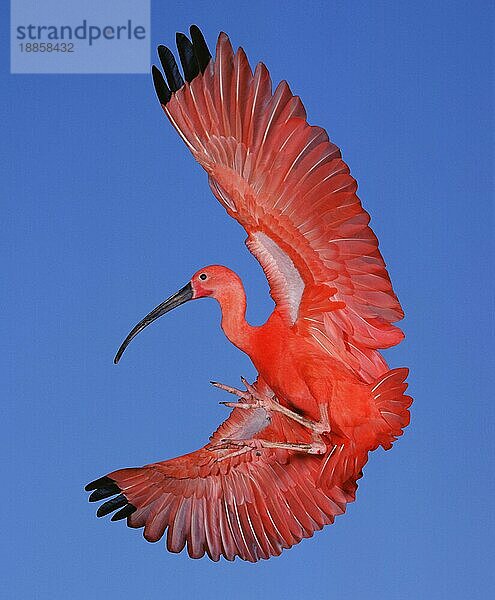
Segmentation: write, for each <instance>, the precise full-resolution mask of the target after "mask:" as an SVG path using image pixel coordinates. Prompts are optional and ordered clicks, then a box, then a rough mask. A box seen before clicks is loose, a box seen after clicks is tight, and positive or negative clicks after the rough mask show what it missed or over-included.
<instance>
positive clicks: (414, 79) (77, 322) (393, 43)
mask: <svg viewBox="0 0 495 600" xmlns="http://www.w3.org/2000/svg"><path fill="white" fill-rule="evenodd" d="M5 5H6V3H2V8H1V9H0V18H1V24H2V32H3V35H2V36H1V38H0V39H1V41H0V44H2V49H3V51H2V54H1V60H2V65H1V73H0V78H1V82H0V85H1V89H2V92H3V93H2V109H1V113H2V121H3V125H2V136H1V158H2V160H1V164H0V169H1V173H0V176H1V181H2V192H1V197H2V235H1V237H0V246H1V251H2V274H3V277H4V279H5V281H4V286H3V287H4V292H3V294H2V299H3V311H2V312H3V319H2V320H1V335H2V340H3V359H2V362H1V367H0V368H1V371H2V372H1V379H0V381H1V388H2V408H1V414H2V419H1V422H2V436H1V442H0V443H1V446H2V450H1V452H2V482H3V496H4V498H3V502H2V506H3V519H2V521H3V532H2V549H1V553H2V556H1V560H2V565H3V567H4V568H3V571H4V575H3V576H2V580H1V581H0V596H2V597H6V598H36V599H38V598H39V599H45V598H46V599H53V598H63V599H65V598H71V599H79V598H86V597H92V598H96V599H98V598H108V597H116V598H117V597H119V598H135V597H136V596H137V597H143V598H147V599H148V598H150V599H152V598H167V597H171V598H177V599H182V598H184V599H186V598H193V597H199V596H201V597H202V598H204V599H206V600H207V599H209V598H227V597H228V598H236V599H240V600H243V599H247V598H250V599H251V598H253V597H257V598H264V597H271V598H284V599H296V598H297V599H299V598H302V597H304V598H308V597H312V598H338V599H339V600H347V599H351V598H352V599H355V598H365V599H371V600H374V599H380V600H388V599H390V600H396V599H411V600H412V599H418V598H429V599H431V600H433V599H441V598H449V599H456V598H459V599H461V598H462V599H465V598H485V597H487V595H488V586H489V585H490V582H489V578H490V577H492V573H493V566H492V561H491V560H490V554H491V551H492V546H491V544H489V540H488V534H489V530H490V529H493V527H492V526H493V516H492V515H493V513H492V511H491V510H490V501H491V499H492V498H493V493H494V486H493V468H494V454H493V448H492V447H491V445H490V441H491V439H492V438H493V434H494V427H493V417H494V411H493V387H492V386H489V384H488V381H487V379H488V377H487V374H488V372H489V368H490V360H489V342H490V334H491V333H493V328H490V322H489V315H490V312H489V311H490V306H489V296H490V291H491V290H490V288H491V276H490V274H489V266H490V250H491V244H490V221H491V217H492V215H491V208H490V204H491V202H490V196H491V194H492V193H493V180H492V177H491V172H490V167H491V166H492V165H493V154H492V148H491V142H492V141H493V133H492V132H493V113H492V102H493V98H492V96H491V89H490V81H489V77H490V74H491V73H492V66H493V65H492V64H491V58H490V55H491V52H490V50H491V48H490V44H489V34H490V19H491V18H493V11H492V10H491V9H490V3H488V2H431V1H429V2H425V1H422V0H418V1H417V2H413V3H405V2H400V3H397V2H381V1H376V2H346V3H343V2H316V1H307V2H295V1H286V2H283V3H282V2H266V1H265V2H261V1H258V0H250V1H249V2H244V1H242V2H240V1H238V2H235V3H231V2H216V3H211V2H200V1H198V0H196V1H195V2H181V3H172V2H167V3H159V2H156V1H155V2H154V5H153V8H152V17H151V19H152V35H153V39H152V46H153V47H154V46H155V45H156V44H158V43H162V42H164V43H168V44H171V43H173V40H174V34H175V31H176V30H179V31H184V30H186V29H187V27H188V26H189V25H190V24H191V23H197V24H198V25H200V26H201V27H202V29H203V30H204V32H205V35H206V38H207V40H208V41H209V43H210V45H213V44H214V42H215V39H216V36H217V33H218V31H220V30H225V31H226V32H228V33H229V35H230V37H231V39H232V41H233V44H234V46H237V45H242V46H243V47H244V48H245V50H246V51H247V53H248V56H249V58H250V60H251V62H252V63H255V62H256V61H258V60H263V61H264V62H265V63H266V64H267V66H268V67H269V69H270V72H271V74H272V78H273V80H274V81H275V82H277V81H279V80H280V79H283V78H285V79H287V80H288V81H289V83H290V84H291V87H292V89H293V90H294V92H295V93H297V94H300V95H301V97H302V99H303V101H304V103H305V105H306V108H307V111H308V115H309V120H310V122H311V123H315V124H318V125H321V126H323V127H325V128H326V129H327V131H328V132H329V134H330V136H331V138H332V140H333V141H334V142H335V143H337V144H338V145H339V146H340V147H341V148H342V151H343V155H344V158H345V159H346V161H347V162H348V163H349V165H350V167H351V171H352V173H353V174H354V176H355V177H356V178H357V180H358V182H359V186H360V188H359V195H360V197H361V199H362V201H363V203H364V205H365V207H366V208H367V209H368V210H369V212H370V213H371V215H372V225H373V228H374V230H375V232H376V233H377V235H378V237H379V239H380V244H381V249H382V252H383V254H384V256H385V259H386V261H387V264H388V266H389V269H390V273H391V276H392V279H393V283H394V286H395V289H396V291H397V293H398V295H399V297H400V299H401V301H402V304H403V307H404V309H405V312H406V318H405V320H404V321H403V327H404V330H405V332H406V336H407V338H406V341H405V342H404V343H403V344H402V345H400V346H399V347H398V348H395V349H393V350H392V351H389V352H388V353H387V358H388V359H389V361H390V364H391V366H393V367H397V366H403V365H405V366H409V367H410V369H411V375H410V391H411V394H412V395H413V396H414V397H415V403H414V406H413V416H412V423H411V426H410V427H409V428H408V430H407V432H406V435H405V436H404V437H403V438H402V439H401V440H400V441H399V442H398V443H397V444H396V446H395V447H394V449H393V450H392V451H391V452H387V453H384V452H382V451H380V452H376V453H375V454H374V455H373V456H372V457H371V460H370V462H369V464H368V466H367V467H366V470H365V476H364V478H363V479H362V480H361V483H360V487H359V493H358V499H357V502H356V503H355V504H353V505H350V506H349V509H348V512H347V514H346V515H345V516H343V517H340V518H339V519H337V521H336V523H335V524H334V525H333V526H331V527H327V528H326V529H324V530H323V531H322V532H320V533H318V534H316V535H315V537H314V538H313V539H312V540H306V541H303V542H302V543H301V544H299V545H298V546H296V547H294V548H293V549H292V550H290V551H289V552H286V553H284V554H283V555H282V556H281V557H279V558H277V559H272V560H270V561H268V562H263V563H259V564H257V565H250V564H244V563H241V562H239V561H236V562H235V563H233V564H231V563H227V562H221V563H218V564H214V563H211V562H210V561H208V560H207V559H203V560H201V561H192V560H190V559H189V558H188V557H187V556H186V555H185V554H182V555H179V556H177V555H171V554H168V553H167V552H166V551H165V549H164V544H163V543H162V542H159V543H158V544H155V545H151V544H148V543H146V542H145V541H144V540H143V538H142V537H141V534H140V532H137V531H133V530H129V529H127V528H126V527H125V526H124V525H123V524H122V523H120V524H111V523H109V522H108V521H104V520H97V519H96V518H95V516H94V505H89V504H87V501H86V495H85V494H84V493H83V486H84V484H85V483H87V481H89V480H91V479H93V478H94V477H97V476H99V475H103V474H104V473H106V472H108V471H111V470H113V469H116V468H119V467H125V466H138V465H141V464H145V463H148V462H152V461H156V460H160V459H165V458H169V457H171V456H175V455H178V454H182V453H184V452H187V451H190V450H193V449H195V448H197V447H199V446H201V445H203V443H204V442H205V441H206V439H207V436H208V435H209V434H210V432H211V431H213V430H214V429H215V428H216V426H217V424H218V423H219V422H220V421H221V420H222V419H223V418H224V416H225V408H224V407H222V406H219V405H218V401H219V400H223V399H224V397H223V396H222V394H221V392H219V391H217V390H214V389H212V388H211V387H210V386H209V384H208V381H209V380H210V379H216V380H220V381H225V382H230V383H237V381H238V377H239V376H240V375H245V376H246V377H248V378H253V377H254V370H253V367H252V366H251V364H250V363H249V360H248V359H247V357H245V356H244V355H242V354H241V353H240V352H239V351H238V350H236V349H235V348H234V347H233V346H230V345H229V343H228V342H227V340H225V339H224V337H223V334H222V332H221V330H220V327H219V310H218V307H217V305H216V304H215V303H214V302H208V301H203V302H197V303H191V304H189V305H187V306H186V307H183V309H181V310H178V311H176V312H174V313H173V314H171V315H168V316H167V317H166V318H164V319H162V320H160V322H158V323H156V324H155V325H154V326H153V327H151V328H149V330H147V331H146V332H145V333H143V334H141V336H140V337H139V338H138V339H137V340H136V341H135V342H133V344H132V345H131V347H130V348H129V350H128V351H127V353H126V355H125V356H124V359H123V360H122V362H121V363H120V364H119V366H118V367H116V366H114V365H113V364H112V358H113V356H114V353H115V351H116V349H117V347H118V345H119V344H120V342H121V340H122V337H123V336H124V335H125V334H126V333H127V332H128V330H129V328H130V326H132V325H133V324H134V323H135V322H136V321H137V320H138V319H140V318H141V317H142V316H144V314H145V313H146V312H147V311H148V310H149V309H151V308H152V307H153V306H155V305H156V304H157V303H158V302H160V301H161V300H162V299H163V298H165V297H166V296H167V295H169V294H170V293H172V292H174V291H176V290H177V289H178V288H179V287H181V286H182V285H184V283H186V282H187V280H188V279H189V277H190V275H191V274H192V273H193V272H194V271H195V270H196V269H198V268H199V267H201V266H203V265H206V264H211V263H224V264H226V265H227V266H229V267H231V268H233V269H234V270H236V271H237V272H238V273H239V274H240V275H241V276H242V278H243V280H244V282H245V285H246V288H247V293H248V301H249V309H248V317H249V319H250V320H251V321H252V322H256V323H261V322H262V321H263V320H264V319H265V318H266V316H267V315H268V314H269V311H270V306H271V303H270V300H269V297H268V292H267V284H266V282H265V280H264V276H263V274H262V272H261V269H260V267H259V265H258V264H257V263H256V261H255V260H254V258H252V257H251V255H250V254H249V252H248V251H247V249H246V248H245V247H244V245H243V240H244V233H243V231H242V230H241V229H240V227H239V226H238V225H237V224H236V223H234V222H232V221H231V220H229V219H228V217H227V216H226V214H225V212H224V211H223V209H222V208H221V207H220V205H218V204H217V203H216V201H215V200H214V199H213V197H212V195H211V193H210V192H209V189H208V186H207V182H206V176H205V174H204V172H202V170H201V169H200V167H199V166H198V165H196V164H195V163H194V161H193V159H192V157H191V156H190V155H189V153H188V152H187V150H186V148H185V147H184V146H183V144H182V142H181V141H180V139H179V138H178V136H177V135H176V133H175V132H174V131H173V130H172V128H171V127H170V126H169V124H168V123H167V122H166V120H165V119H164V117H163V116H162V113H161V110H160V108H159V106H158V103H157V101H156V99H155V96H154V92H153V88H152V85H151V79H150V77H148V76H147V75H50V76H48V75H10V74H9V56H8V53H9V52H8V39H9V35H8V20H9V17H8V12H7V7H6V6H5ZM153 60H154V58H153ZM491 366H493V364H492V365H491ZM492 583H493V581H492Z"/></svg>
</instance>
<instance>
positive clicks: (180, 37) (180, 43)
mask: <svg viewBox="0 0 495 600" xmlns="http://www.w3.org/2000/svg"><path fill="white" fill-rule="evenodd" d="M175 41H176V44H177V50H178V51H179V58H180V62H181V65H182V70H183V71H184V78H185V80H186V81H187V82H188V83H190V82H191V81H192V80H193V79H194V78H195V77H197V76H198V75H199V64H198V61H197V59H196V54H195V53H194V48H193V45H192V43H191V41H190V40H189V38H188V37H187V36H186V35H184V34H183V33H180V32H177V33H176V34H175Z"/></svg>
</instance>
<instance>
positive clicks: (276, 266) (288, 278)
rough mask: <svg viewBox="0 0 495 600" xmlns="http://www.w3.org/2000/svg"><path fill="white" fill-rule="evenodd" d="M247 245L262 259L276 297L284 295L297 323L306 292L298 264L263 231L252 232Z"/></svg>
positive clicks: (290, 313)
mask: <svg viewBox="0 0 495 600" xmlns="http://www.w3.org/2000/svg"><path fill="white" fill-rule="evenodd" d="M253 242H254V243H253ZM247 245H248V248H249V249H250V250H251V251H252V252H253V254H254V255H255V256H256V258H257V259H258V260H259V261H260V263H261V266H262V267H263V271H264V272H265V274H266V276H267V278H268V281H269V283H270V285H271V286H272V291H273V292H274V294H273V295H274V297H277V296H281V295H283V297H284V304H285V305H286V306H287V308H288V310H289V315H290V318H291V321H292V323H295V322H296V320H297V315H298V312H299V305H300V304H301V298H302V295H303V292H304V281H303V280H302V277H301V275H300V273H299V271H298V270H297V268H296V266H295V265H294V263H293V262H292V260H291V258H290V257H289V256H287V254H286V253H285V252H284V251H283V250H282V249H281V248H280V246H278V245H277V244H276V243H275V242H274V241H273V240H272V239H271V238H269V237H268V236H267V235H266V234H264V233H263V232H262V231H256V232H255V233H252V234H250V236H249V238H248V240H247ZM277 300H278V298H277Z"/></svg>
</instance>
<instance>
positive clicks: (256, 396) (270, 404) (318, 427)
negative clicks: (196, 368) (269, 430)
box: [211, 377, 330, 435]
mask: <svg viewBox="0 0 495 600" xmlns="http://www.w3.org/2000/svg"><path fill="white" fill-rule="evenodd" d="M241 381H242V383H243V384H244V385H245V386H246V391H245V392H244V391H242V390H238V389H237V388H235V387H232V386H230V385H225V384H223V383H218V382H216V381H212V382H211V384H212V385H214V386H215V387H217V388H219V389H221V390H224V391H225V392H229V393H231V394H234V396H237V397H238V398H239V401H238V402H220V404H223V405H224V406H228V407H230V408H243V409H253V408H263V409H265V410H266V411H267V412H268V413H270V412H279V413H281V414H283V415H285V416H286V417H287V418H288V419H292V420H293V421H296V422H297V423H300V424H301V425H303V427H306V428H307V429H310V430H311V431H312V432H313V433H316V434H318V435H321V434H322V433H329V432H330V423H329V420H328V412H327V410H326V407H325V406H323V405H322V406H320V414H321V421H319V422H318V421H312V420H311V419H307V418H306V417H303V416H302V415H300V414H298V413H296V412H294V411H293V410H290V409H289V408H286V407H285V406H282V405H281V404H280V403H279V402H277V400H275V399H274V398H270V397H269V396H267V395H266V394H261V393H260V392H259V391H258V390H256V388H255V387H254V386H252V385H251V384H250V383H248V382H247V381H246V379H244V377H241Z"/></svg>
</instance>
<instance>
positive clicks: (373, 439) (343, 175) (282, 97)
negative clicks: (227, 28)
mask: <svg viewBox="0 0 495 600" xmlns="http://www.w3.org/2000/svg"><path fill="white" fill-rule="evenodd" d="M191 38H192V43H191V41H190V40H189V39H188V38H187V37H186V36H184V35H183V34H177V45H178V50H179V55H180V59H181V63H182V66H183V69H184V79H185V81H184V79H183V78H182V75H181V74H180V72H179V69H178V66H177V64H176V62H175V59H174V57H173V55H172V53H171V52H170V50H168V49H167V48H165V47H164V46H160V47H159V49H158V53H159V57H160V61H161V63H162V66H163V69H164V72H165V77H166V79H167V81H166V82H165V79H164V77H163V75H162V74H161V72H160V71H159V70H158V69H156V67H154V68H153V80H154V84H155V88H156V91H157V95H158V98H159V100H160V103H161V105H162V108H163V110H164V112H165V114H166V115H167V117H168V118H169V120H170V122H171V123H172V125H173V126H174V127H175V128H176V130H177V131H178V133H179V134H180V136H181V138H182V139H183V141H184V142H185V143H186V145H187V147H188V148H189V150H190V151H191V152H192V154H193V156H194V157H195V158H196V160H197V161H198V162H199V163H200V164H201V165H202V166H203V167H204V169H205V170H206V171H207V173H208V178H209V183H210V187H211V189H212V191H213V193H214V195H215V196H216V197H217V199H218V200H219V201H220V202H221V204H222V205H223V206H224V207H225V209H226V211H227V213H228V214H229V215H230V216H231V217H233V218H234V219H236V220H237V221H238V222H239V223H240V224H241V225H242V226H243V227H244V228H245V230H246V232H247V234H248V238H247V240H246V244H247V246H248V248H249V250H250V251H251V252H252V253H253V255H254V256H255V257H256V258H257V259H258V261H259V262H260V264H261V266H262V268H263V270H264V272H265V274H266V276H267V279H268V282H269V284H270V293H271V296H272V298H273V300H274V302H275V308H274V310H273V313H272V314H271V315H270V317H269V318H268V320H267V322H266V323H265V324H263V325H261V326H256V327H254V326H251V325H250V324H249V323H248V322H247V321H246V294H245V292H244V287H243V285H242V281H241V279H240V278H239V276H238V275H237V274H235V273H234V272H233V271H231V270H230V269H228V268H227V267H223V266H219V265H212V266H208V267H204V268H203V269H201V270H199V271H198V272H197V273H195V274H194V275H193V277H192V278H191V280H190V282H189V283H188V284H187V285H186V286H184V287H183V288H182V289H181V290H179V292H177V293H176V294H174V295H173V296H171V297H170V298H168V299H167V300H166V301H164V302H162V303H161V304H160V305H159V306H158V307H156V308H155V309H154V310H153V311H152V312H151V313H149V315H147V316H146V317H145V318H144V319H143V320H142V321H141V322H140V323H138V325H136V326H135V327H134V328H133V330H132V331H131V332H130V334H129V335H128V336H127V338H126V340H125V341H124V343H123V344H122V346H121V348H120V349H119V351H118V353H117V356H116V359H115V362H118V360H119V359H120V357H121V355H122V353H123V352H124V350H125V348H126V347H127V345H128V344H129V342H130V341H131V340H132V339H133V338H134V337H135V336H136V335H137V334H138V333H139V332H140V331H141V330H142V329H144V328H145V327H146V326H147V325H149V324H150V323H151V322H152V321H154V320H155V319H157V318H158V317H160V316H161V315H163V314H165V313H166V312H168V311H170V310H171V309H173V308H176V307H177V306H179V305H180V304H183V303H184V302H187V301H189V300H194V299H198V298H203V297H212V298H214V299H216V300H217V301H218V302H219V304H220V307H221V311H222V321H221V326H222V329H223V331H224V332H225V335H226V336H227V338H228V339H229V340H230V341H231V342H232V343H233V344H234V345H235V346H237V347H238V348H239V349H240V350H242V351H243V352H245V353H246V354H247V355H248V356H249V357H250V359H251V361H252V362H253V364H254V366H255V367H256V369H257V371H258V374H259V375H258V379H257V381H256V383H255V384H253V385H250V384H248V383H247V382H245V381H244V380H243V381H244V383H245V384H246V391H245V392H243V391H239V390H236V389H235V388H231V387H229V386H226V385H223V384H215V385H217V386H218V387H221V388H223V389H226V390H227V391H231V392H232V393H234V394H235V395H237V396H238V397H239V400H238V401H237V402H235V403H232V402H226V403H224V404H227V405H229V406H232V407H233V411H232V412H231V414H230V416H229V417H228V418H227V420H226V421H225V422H224V423H223V424H222V425H221V426H220V427H219V429H218V430H217V431H216V432H215V433H214V434H213V436H212V437H211V438H210V442H209V443H208V444H207V445H206V446H205V447H204V448H202V449H200V450H198V451H196V452H193V453H190V454H187V455H185V456H183V457H178V458H174V459H171V460H167V461H163V462H159V463H154V464H151V465H147V466H145V467H141V468H135V469H120V470H118V471H114V472H112V473H110V474H109V475H107V476H105V477H102V478H100V479H98V480H96V481H94V482H92V483H90V484H88V486H87V488H86V489H88V490H91V491H92V492H93V493H92V495H91V496H90V500H92V501H96V500H102V499H105V498H109V497H111V496H115V495H116V494H118V495H117V496H116V497H114V498H112V499H111V500H108V501H107V502H105V504H103V505H102V506H101V507H100V508H99V510H98V513H97V514H98V515H99V516H102V515H105V514H108V513H110V512H112V511H114V510H117V509H118V512H117V513H116V514H115V515H114V516H113V517H112V519H113V520H118V519H122V518H127V522H128V525H129V526H130V527H144V528H145V529H144V535H145V537H146V539H147V540H149V541H157V540H158V539H160V538H161V537H162V536H163V535H164V533H165V531H168V534H167V547H168V549H169V550H171V551H173V552H179V551H181V550H182V549H183V548H184V546H185V545H186V544H187V548H188V552H189V554H190V555H191V556H192V557H194V558H199V557H201V556H203V555H204V554H205V552H206V553H207V554H208V555H209V556H210V558H212V559H213V560H218V559H219V558H220V556H224V557H225V558H227V559H229V560H232V559H233V558H235V557H236V556H239V557H241V558H243V559H245V560H250V561H256V560H258V559H260V558H269V557H270V556H273V555H278V554H280V552H281V551H282V550H283V549H284V548H289V547H290V546H292V545H293V544H295V543H297V542H299V541H300V540H301V539H302V538H304V537H310V536H311V535H312V534H313V532H314V531H316V530H318V529H321V528H322V527H323V526H324V525H325V524H328V523H332V522H333V520H334V518H335V516H336V515H338V514H341V513H342V512H344V511H345V507H346V504H347V503H348V502H352V501H353V500H354V496H355V491H356V488H357V484H356V481H357V480H358V479H359V477H360V476H361V474H362V468H363V466H364V465H365V463H366V461H367V458H368V453H369V451H371V450H374V449H376V448H377V447H378V446H379V445H381V446H382V447H383V448H384V449H389V448H391V446H392V443H393V442H394V441H395V439H396V438H397V437H398V436H400V435H401V434H402V430H403V428H404V427H405V426H406V425H407V424H408V422H409V411H408V407H409V405H410V403H411V399H410V398H409V397H408V396H405V395H404V391H405V389H406V387H407V384H406V383H405V378H406V376H407V369H394V370H389V368H388V366H387V364H386V362H385V360H384V359H383V357H382V356H381V354H380V352H379V350H380V349H381V348H387V347H390V346H393V345H395V344H398V343H399V342H400V341H401V340H402V338H403V334H402V332H401V331H400V329H399V328H398V327H396V326H395V325H394V324H393V323H394V322H396V321H398V320H400V319H401V318H402V317H403V312H402V309H401V307H400V304H399V302H398V300H397V297H396V296H395V294H394V292H393V289H392V285H391V283H390V279H389V276H388V273H387V271H386V268H385V263H384V261H383V258H382V256H381V254H380V252H379V250H378V241H377V239H376V237H375V235H374V234H373V232H372V230H371V229H370V227H369V225H368V224H369V215H368V214H367V213H366V211H365V210H364V209H363V207H362V205H361V203H360V201H359V199H358V198H357V196H356V189H357V185H356V182H355V180H354V179H353V178H352V177H351V175H350V172H349V168H348V167H347V165H346V164H345V163H344V162H343V160H342V157H341V154H340V151H339V149H338V148H337V146H335V145H334V144H333V143H332V142H330V140H329V138H328V136H327V134H326V132H325V131H324V130H323V129H321V128H319V127H314V126H311V125H309V124H308V123H307V120H306V113H305V110H304V107H303V105H302V103H301V101H300V99H299V98H298V97H297V96H293V95H292V93H291V91H290V89H289V87H288V85H287V83H286V82H281V83H280V85H279V86H278V87H277V89H276V90H275V91H274V92H273V93H272V90H271V81H270V77H269V74H268V71H267V69H266V67H265V66H264V65H262V64H261V63H260V64H259V65H258V66H257V67H256V70H255V71H254V73H253V72H252V71H251V68H250V66H249V63H248V61H247V58H246V55H245V54H244V52H243V50H242V49H239V50H238V51H237V52H236V53H235V54H234V52H233V49H232V46H231V45H230V41H229V40H228V38H227V36H226V35H225V34H223V33H222V34H220V36H219V39H218V44H217V51H216V57H215V59H213V58H211V55H210V53H209V50H208V48H207V46H206V43H205V41H204V38H203V36H202V34H201V32H200V31H199V29H198V28H197V27H195V26H193V27H191Z"/></svg>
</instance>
